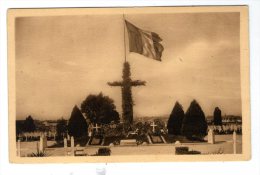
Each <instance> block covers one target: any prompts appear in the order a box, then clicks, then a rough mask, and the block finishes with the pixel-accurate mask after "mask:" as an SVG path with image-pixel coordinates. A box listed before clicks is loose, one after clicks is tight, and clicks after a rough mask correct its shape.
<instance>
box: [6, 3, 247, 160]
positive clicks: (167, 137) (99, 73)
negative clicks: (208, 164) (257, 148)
mask: <svg viewBox="0 0 260 175" xmlns="http://www.w3.org/2000/svg"><path fill="white" fill-rule="evenodd" d="M248 52H249V49H248V7H247V6H197V7H196V6H195V7H139V8H137V7H135V8H133V7H132V8H60V9H55V8H54V9H48V8H46V9H9V11H8V73H9V75H8V76H9V77H8V81H9V82H8V84H9V92H8V93H9V148H10V149H9V155H10V162H14V163H27V162H28V163H51V162H58V163H62V162H64V163H66V162H67V163H68V162H150V161H151V162H155V161H156V162H168V161H242V160H249V159H250V156H251V154H250V152H251V149H250V147H251V138H250V94H249V87H250V82H249V70H250V69H249V54H248Z"/></svg>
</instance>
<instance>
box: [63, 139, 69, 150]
mask: <svg viewBox="0 0 260 175" xmlns="http://www.w3.org/2000/svg"><path fill="white" fill-rule="evenodd" d="M63 142H64V148H67V147H68V143H67V139H66V138H64V140H63Z"/></svg>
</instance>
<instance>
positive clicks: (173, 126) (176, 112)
mask: <svg viewBox="0 0 260 175" xmlns="http://www.w3.org/2000/svg"><path fill="white" fill-rule="evenodd" d="M183 118H184V111H183V108H182V105H181V104H180V103H179V102H178V101H177V102H176V103H175V105H174V107H173V109H172V113H171V115H170V117H169V120H168V124H167V129H168V134H172V135H181V127H182V121H183Z"/></svg>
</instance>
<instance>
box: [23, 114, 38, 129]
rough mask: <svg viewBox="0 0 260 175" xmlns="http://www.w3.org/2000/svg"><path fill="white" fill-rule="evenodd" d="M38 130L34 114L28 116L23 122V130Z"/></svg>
mask: <svg viewBox="0 0 260 175" xmlns="http://www.w3.org/2000/svg"><path fill="white" fill-rule="evenodd" d="M35 130H36V126H35V123H34V120H33V118H32V116H30V115H29V116H28V117H27V118H26V119H25V121H24V124H23V131H24V132H34V131H35Z"/></svg>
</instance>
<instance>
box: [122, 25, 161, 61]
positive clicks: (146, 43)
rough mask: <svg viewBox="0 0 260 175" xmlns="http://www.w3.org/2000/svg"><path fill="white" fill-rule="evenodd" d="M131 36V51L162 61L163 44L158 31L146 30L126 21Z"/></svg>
mask: <svg viewBox="0 0 260 175" xmlns="http://www.w3.org/2000/svg"><path fill="white" fill-rule="evenodd" d="M125 23H126V28H127V31H128V37H129V51H130V52H136V53H139V54H142V55H144V56H146V57H149V58H152V59H155V60H158V61H161V57H162V52H163V49H164V48H163V46H162V45H161V44H160V42H161V41H162V39H161V38H160V37H159V35H158V34H157V33H154V32H149V31H144V30H142V29H139V28H138V27H136V26H134V25H133V24H131V23H130V22H128V21H126V20H125Z"/></svg>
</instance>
